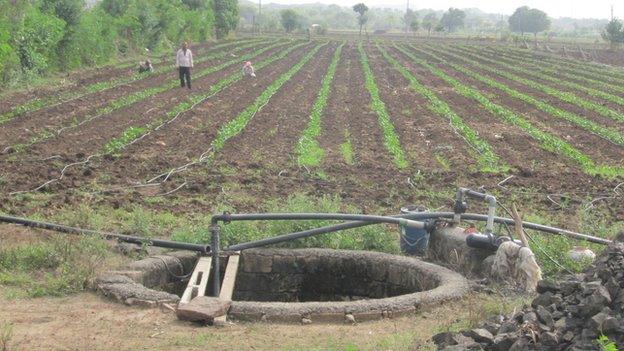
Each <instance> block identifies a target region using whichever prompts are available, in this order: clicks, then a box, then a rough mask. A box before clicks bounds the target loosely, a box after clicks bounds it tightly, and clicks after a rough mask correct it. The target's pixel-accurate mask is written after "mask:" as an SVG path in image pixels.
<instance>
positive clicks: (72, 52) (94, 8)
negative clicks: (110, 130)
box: [0, 0, 238, 85]
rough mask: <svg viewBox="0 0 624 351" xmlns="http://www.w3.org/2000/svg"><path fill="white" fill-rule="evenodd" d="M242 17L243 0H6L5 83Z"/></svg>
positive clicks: (0, 32)
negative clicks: (240, 5) (88, 0)
mask: <svg viewBox="0 0 624 351" xmlns="http://www.w3.org/2000/svg"><path fill="white" fill-rule="evenodd" d="M237 23H238V3H237V0H179V1H170V0H101V1H98V2H96V3H95V4H89V5H87V4H86V3H85V0H0V74H1V81H2V83H3V84H4V85H6V84H7V83H8V82H16V81H24V80H28V79H31V78H36V77H38V76H40V75H43V74H46V73H49V72H58V71H65V70H72V69H76V68H81V67H88V66H96V65H101V64H104V63H107V62H110V61H111V60H113V59H116V58H120V57H125V56H128V55H136V54H139V53H140V54H145V53H148V52H150V53H160V52H167V51H171V50H172V49H173V48H174V47H176V46H178V45H179V43H180V42H181V41H189V42H202V41H205V40H207V39H208V38H211V37H214V36H217V37H223V36H225V35H227V33H228V32H229V31H230V30H232V29H235V28H236V25H237ZM146 49H147V50H146Z"/></svg>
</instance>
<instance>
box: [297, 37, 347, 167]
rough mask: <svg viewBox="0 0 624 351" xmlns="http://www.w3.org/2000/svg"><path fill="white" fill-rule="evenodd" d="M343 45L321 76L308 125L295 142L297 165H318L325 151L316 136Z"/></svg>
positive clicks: (318, 132) (319, 130) (318, 133)
mask: <svg viewBox="0 0 624 351" xmlns="http://www.w3.org/2000/svg"><path fill="white" fill-rule="evenodd" d="M343 46H344V44H341V45H340V46H339V47H338V48H337V49H336V51H335V52H334V56H333V58H332V61H331V63H330V64H329V67H327V72H326V73H325V76H324V77H323V81H322V83H321V88H320V89H319V93H318V95H317V97H316V100H315V101H314V105H313V106H312V113H310V122H309V123H308V127H307V128H306V129H305V130H304V131H303V133H302V134H301V137H300V138H299V142H298V143H297V147H296V148H297V150H296V152H297V162H298V163H299V165H304V166H318V165H319V164H321V162H322V160H323V157H324V156H325V151H323V149H322V148H321V147H320V146H319V144H318V141H317V140H316V138H317V137H318V136H319V135H320V134H321V119H322V117H323V110H324V109H325V106H326V105H327V98H328V97H329V91H330V89H331V84H332V81H333V80H334V74H335V73H336V67H337V66H338V61H339V60H340V55H341V53H342V47H343Z"/></svg>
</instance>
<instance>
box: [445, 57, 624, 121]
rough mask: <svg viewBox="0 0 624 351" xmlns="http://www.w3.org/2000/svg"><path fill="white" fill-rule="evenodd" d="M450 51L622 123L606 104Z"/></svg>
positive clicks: (622, 115)
mask: <svg viewBox="0 0 624 351" xmlns="http://www.w3.org/2000/svg"><path fill="white" fill-rule="evenodd" d="M451 50H452V49H451ZM452 51H453V52H454V53H456V54H458V55H463V56H464V57H466V58H467V59H469V60H476V61H477V62H479V63H480V64H481V67H482V68H483V69H484V70H487V71H490V72H492V73H496V74H498V75H500V76H502V77H504V78H506V79H509V80H513V81H515V82H518V83H521V84H524V85H526V86H528V87H531V88H532V89H535V90H538V91H541V92H544V93H546V94H548V95H550V96H553V97H555V98H557V99H559V100H561V101H564V102H567V103H570V104H573V105H577V106H578V107H581V108H584V109H586V110H588V111H594V112H596V113H598V114H600V115H602V116H604V117H607V118H610V119H612V120H614V121H617V122H622V121H624V113H622V112H620V111H618V110H616V109H614V107H613V106H612V105H611V106H609V104H606V103H604V102H602V103H599V102H596V101H593V100H590V99H586V98H585V97H583V96H581V95H579V94H574V93H571V92H568V91H562V90H560V89H558V88H556V87H553V86H552V85H549V84H548V85H547V84H542V83H540V82H538V81H536V80H534V79H529V78H525V77H523V76H520V75H517V74H514V73H511V72H510V71H516V72H517V71H518V69H516V68H514V67H512V66H505V65H503V64H500V63H499V62H497V61H495V60H490V59H487V58H484V57H482V56H480V55H476V54H471V53H468V52H465V51H461V50H452ZM497 67H500V68H497ZM605 105H607V106H605Z"/></svg>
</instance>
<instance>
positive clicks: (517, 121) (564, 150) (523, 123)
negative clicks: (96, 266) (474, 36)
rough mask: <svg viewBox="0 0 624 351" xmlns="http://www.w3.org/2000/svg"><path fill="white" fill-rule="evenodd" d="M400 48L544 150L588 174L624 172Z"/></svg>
mask: <svg viewBox="0 0 624 351" xmlns="http://www.w3.org/2000/svg"><path fill="white" fill-rule="evenodd" d="M399 50H400V51H401V52H403V53H404V54H405V55H407V56H408V57H410V58H411V59H412V60H413V61H414V62H416V63H417V64H419V65H420V66H423V67H425V68H427V69H428V70H429V71H430V72H431V73H433V74H434V75H436V76H437V77H439V78H441V79H443V80H444V81H445V82H447V83H448V84H450V85H451V86H452V87H453V88H454V89H455V91H457V92H458V93H459V94H461V95H463V96H466V97H468V98H471V99H473V100H475V101H477V102H478V103H479V104H481V106H483V107H484V108H485V109H486V110H487V111H490V112H491V113H492V114H493V115H495V116H498V117H500V118H501V119H502V120H503V121H505V122H507V123H509V124H512V125H515V126H517V127H519V128H521V129H522V130H524V131H525V132H526V133H527V134H528V135H530V136H531V137H532V138H534V139H536V140H537V141H539V142H540V144H541V146H542V148H544V149H545V150H547V151H550V152H553V153H557V154H561V155H564V156H566V157H568V158H570V159H571V160H573V161H575V162H576V163H577V164H579V165H580V166H581V168H582V169H583V170H584V171H585V172H587V173H588V174H592V175H602V176H606V177H616V176H621V175H623V174H624V167H621V166H603V165H596V164H595V163H594V161H593V160H592V159H591V157H589V156H587V155H586V154H584V153H582V152H581V151H579V150H578V149H576V148H574V147H573V146H572V145H570V144H569V143H567V142H566V141H564V140H562V139H560V138H557V137H555V136H553V135H552V134H550V133H547V132H544V131H542V130H540V129H539V128H537V127H535V126H533V125H532V124H531V123H530V122H529V121H527V120H526V119H524V118H522V117H520V116H518V115H517V114H515V113H514V112H513V111H511V110H509V109H508V108H506V107H504V106H501V105H497V104H495V103H493V102H491V101H490V100H489V99H488V98H487V97H485V96H484V95H483V94H481V93H480V92H479V91H477V90H476V89H474V88H472V87H470V86H468V85H465V84H462V83H461V82H460V81H458V80H457V79H455V78H453V77H451V76H449V75H448V74H446V73H444V71H443V70H441V69H439V68H437V67H435V66H432V65H430V64H429V63H427V62H426V61H425V60H423V59H419V58H417V57H416V56H414V55H413V54H412V53H410V52H408V51H406V50H405V49H399Z"/></svg>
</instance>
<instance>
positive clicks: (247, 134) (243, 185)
mask: <svg viewBox="0 0 624 351" xmlns="http://www.w3.org/2000/svg"><path fill="white" fill-rule="evenodd" d="M336 45H337V44H336V43H332V44H330V45H329V46H327V47H326V48H324V49H322V50H321V51H320V52H319V53H318V54H317V55H316V56H315V58H314V59H313V60H312V61H311V62H310V63H308V64H306V65H305V66H304V67H303V69H302V70H301V71H300V72H298V73H297V74H296V75H295V76H294V77H293V79H291V80H290V81H288V82H287V83H285V85H284V87H282V89H280V90H279V91H278V92H277V94H276V95H275V96H273V97H272V98H271V100H270V102H269V103H268V104H267V105H266V106H263V108H262V109H261V110H260V111H259V112H258V113H257V114H256V115H255V116H254V118H253V119H252V120H251V121H250V122H249V124H248V125H247V127H246V128H245V129H244V130H242V132H241V133H240V134H239V135H237V136H235V137H233V138H232V139H230V140H228V142H227V143H226V144H225V147H224V148H223V149H222V150H220V151H219V152H218V153H217V154H216V158H215V159H214V160H213V161H211V162H212V163H209V164H203V165H201V166H199V167H190V168H189V169H187V170H185V171H184V172H180V173H179V174H175V175H174V176H173V177H170V179H169V181H167V182H165V183H164V184H162V185H160V186H155V187H142V188H134V187H133V186H135V185H137V184H141V183H143V182H145V181H146V180H148V179H150V178H152V177H154V176H156V175H158V174H161V173H163V172H167V171H169V170H171V169H172V168H174V167H178V166H181V165H184V164H186V163H187V162H189V161H191V160H194V159H196V158H197V157H198V156H199V155H201V154H202V153H203V152H205V151H206V150H207V149H208V148H209V146H210V144H211V142H212V141H213V140H214V138H215V136H216V133H217V132H218V130H219V128H220V127H221V126H223V125H224V123H226V122H227V121H230V120H232V119H233V118H235V117H236V116H237V115H238V114H239V113H240V112H241V111H243V109H245V108H246V107H247V106H249V105H250V104H252V102H253V101H254V100H255V98H256V97H257V96H259V95H260V94H261V92H262V91H263V90H264V89H265V88H266V87H267V86H268V85H269V84H270V83H271V82H272V81H273V80H274V79H276V78H277V77H278V76H279V74H281V73H283V72H286V71H287V70H288V69H289V68H290V67H292V65H294V64H295V63H296V62H297V61H298V60H299V59H300V58H301V57H302V56H303V55H304V53H305V52H306V51H307V50H309V49H310V48H311V46H307V47H306V48H301V49H298V50H295V51H294V52H293V53H292V54H290V55H289V57H287V58H285V59H283V60H279V61H278V62H276V63H274V64H273V65H271V66H270V67H267V68H265V69H262V70H260V71H259V72H258V77H257V78H256V79H255V80H242V81H239V82H237V83H235V84H233V85H231V86H230V87H228V88H226V89H225V90H224V91H222V92H221V93H219V94H216V95H215V96H213V97H212V98H210V99H209V100H207V101H204V102H202V103H200V104H198V105H197V106H196V107H195V108H193V109H192V110H190V111H189V112H186V113H184V114H182V115H181V116H180V117H179V118H178V119H176V120H175V121H174V122H172V123H171V124H168V125H166V126H165V127H163V128H162V129H160V130H158V131H156V132H154V133H152V134H150V135H148V136H147V137H145V138H144V139H142V140H141V141H139V142H137V143H135V144H133V145H131V146H129V147H128V148H127V149H125V150H124V151H123V152H121V155H120V156H119V157H118V158H106V159H99V158H96V159H94V160H93V161H91V162H90V163H89V164H88V166H86V167H83V166H77V167H73V168H71V169H70V171H69V172H67V173H66V175H65V178H64V179H63V180H62V181H60V182H57V183H54V184H52V185H51V186H50V187H49V188H47V189H46V190H45V192H46V194H45V195H42V196H45V206H46V208H45V210H46V211H52V212H53V211H54V210H55V209H56V208H58V207H60V206H73V205H76V204H79V203H83V202H87V203H90V204H93V205H98V204H101V203H104V204H112V205H113V206H114V207H117V206H126V205H131V204H138V205H141V206H148V207H149V206H158V207H159V209H166V210H171V211H174V212H178V213H180V212H184V213H191V212H197V211H201V212H206V211H210V209H211V208H212V207H213V206H214V205H216V204H219V203H224V202H225V203H229V204H231V205H233V206H234V207H236V208H237V210H241V211H244V210H258V209H262V207H263V204H264V203H265V201H266V200H268V199H275V198H285V197H287V196H289V195H291V194H293V193H298V192H301V193H307V194H311V195H318V196H321V195H337V196H339V197H341V198H342V199H343V200H344V201H345V203H348V204H356V205H357V206H358V207H360V208H362V209H363V210H364V211H379V210H380V209H383V210H387V211H388V212H395V211H396V209H397V207H399V206H401V205H403V204H406V203H414V202H418V203H425V204H427V205H430V206H435V207H437V206H440V205H448V204H449V203H450V201H451V200H450V197H451V196H452V192H453V189H454V188H455V187H456V186H458V185H462V186H469V187H481V186H484V187H485V188H486V189H489V190H495V191H502V192H503V193H504V194H506V195H507V196H510V194H512V193H513V194H516V195H518V196H520V197H522V198H528V197H529V196H531V197H533V196H535V197H537V198H535V199H533V198H531V200H530V201H529V200H527V201H528V202H527V206H531V208H534V209H535V210H536V211H538V210H540V209H547V210H553V211H554V210H557V211H563V212H565V213H568V214H573V213H575V211H576V210H577V209H578V207H579V206H581V205H582V204H583V201H587V200H588V199H593V198H597V197H601V196H611V195H613V192H612V189H613V188H615V187H616V185H617V184H619V181H618V179H614V180H606V179H602V178H597V177H591V176H589V175H586V174H584V173H583V172H582V171H581V170H580V169H579V167H578V166H577V165H576V164H575V163H574V162H572V161H571V160H568V159H566V158H563V157H561V156H560V155H558V154H555V153H551V152H547V151H544V150H543V149H542V148H541V147H540V146H539V144H538V143H537V142H536V141H535V140H534V139H532V138H530V137H529V136H528V135H527V134H526V133H524V132H523V131H522V130H520V129H519V128H517V127H514V126H510V125H508V124H506V123H505V122H503V121H502V120H501V119H499V118H498V117H496V116H494V115H492V114H490V113H489V112H487V111H485V110H484V109H483V108H482V107H481V106H479V105H478V104H477V103H476V102H475V101H473V100H471V99H468V98H464V97H462V96H460V95H459V94H457V93H456V92H454V91H453V89H452V88H451V87H450V86H449V85H448V84H446V83H445V82H444V81H442V80H440V79H438V78H436V77H435V76H434V75H432V74H431V73H430V72H428V71H427V70H426V69H423V68H421V67H418V66H417V65H414V64H412V63H410V62H409V61H408V60H407V58H406V57H404V56H403V55H402V54H400V53H399V52H397V51H396V50H394V49H392V47H391V46H388V47H387V50H388V51H389V52H390V54H391V55H393V56H394V57H395V58H397V59H398V60H399V61H400V62H401V63H402V64H403V65H404V66H405V67H407V68H408V69H409V70H410V71H411V72H413V73H414V74H415V76H416V77H417V79H419V81H421V82H422V83H423V84H424V85H425V86H427V87H428V88H430V89H432V90H434V91H435V92H436V94H438V96H439V97H440V98H441V99H443V100H445V101H446V102H447V103H448V104H449V105H450V107H451V108H452V109H453V110H454V111H455V112H456V113H457V114H458V115H459V116H461V117H462V118H463V119H464V121H465V122H466V123H467V124H468V125H470V126H471V127H472V128H473V129H475V130H476V131H477V132H478V133H479V135H480V137H481V138H483V139H484V140H486V141H488V142H489V143H490V144H491V145H492V147H493V149H494V151H495V152H496V153H497V154H498V155H500V156H501V159H502V160H503V161H504V162H505V163H507V164H509V165H510V166H511V167H512V170H511V171H510V173H508V174H496V175H492V174H485V173H482V172H481V171H480V170H479V169H478V166H477V165H476V163H475V159H474V157H473V154H472V150H470V149H469V146H468V145H467V144H466V142H465V141H464V140H463V139H461V137H460V136H458V135H457V134H456V133H454V132H453V131H452V129H451V127H450V126H449V123H448V121H447V120H446V119H445V118H442V117H440V116H438V115H436V114H435V113H433V112H431V111H430V110H429V109H428V107H427V102H426V100H425V99H424V98H423V97H422V96H420V95H419V94H417V93H415V92H414V91H413V90H412V89H411V88H410V87H409V85H408V82H407V81H406V80H405V79H404V78H403V77H402V76H401V75H400V74H399V73H398V72H396V71H395V70H394V69H392V68H391V67H390V66H389V65H388V64H387V62H386V61H385V60H384V59H383V57H381V56H380V54H379V52H378V51H377V49H375V48H374V47H373V46H367V47H366V51H367V53H368V55H369V58H370V62H371V67H372V69H373V71H374V75H375V79H376V82H377V85H378V86H379V91H380V95H381V98H382V100H383V101H384V103H385V105H386V108H387V110H388V112H389V115H390V117H391V120H392V122H393V123H394V125H395V129H396V132H397V134H398V135H399V138H400V140H401V143H402V146H403V148H404V150H405V151H406V156H407V158H408V161H409V162H410V165H409V167H407V168H405V169H402V170H399V169H397V167H396V166H395V165H394V163H393V159H392V156H391V154H390V153H389V152H388V150H387V149H386V147H385V145H384V142H383V136H382V131H381V128H380V127H379V122H378V118H377V115H376V114H375V113H374V112H373V111H372V110H371V108H370V95H369V93H368V91H367V90H366V87H365V85H364V76H363V72H362V68H361V65H360V62H359V54H358V51H357V47H356V46H355V45H354V44H353V43H348V44H347V45H346V46H345V47H344V50H343V54H342V57H341V60H340V63H339V65H338V69H337V72H336V75H335V78H334V82H333V84H332V87H331V93H330V97H329V100H328V105H327V107H326V108H325V111H324V114H323V119H322V132H321V135H320V137H319V143H320V146H321V147H322V148H323V149H324V150H325V151H326V157H325V159H324V161H323V164H322V165H321V166H320V167H318V168H312V169H309V168H305V167H299V166H298V165H297V162H296V154H295V146H296V143H297V140H298V138H299V137H300V135H301V132H302V131H303V130H304V129H305V126H306V125H307V123H308V121H309V116H310V110H311V108H312V104H313V102H314V100H315V98H316V94H317V93H318V89H319V86H320V82H321V79H322V77H323V75H324V73H325V71H326V66H327V65H328V64H329V61H330V60H331V55H332V54H333V52H334V48H335V47H336ZM442 68H443V69H445V71H446V72H448V73H449V74H453V73H452V72H451V70H450V69H448V68H445V67H442ZM231 69H232V70H233V69H234V68H231ZM227 72H230V71H229V70H224V71H223V72H219V73H215V74H214V75H210V76H208V77H206V78H204V79H201V80H198V81H197V82H195V83H196V84H195V87H196V89H197V90H198V91H203V90H204V89H205V88H206V87H208V86H209V85H210V84H213V83H214V82H215V81H216V80H217V79H219V78H220V77H223V76H224V75H225V74H227ZM453 75H454V76H455V77H457V78H459V79H461V80H462V81H464V82H466V83H467V84H470V85H472V86H475V87H477V88H479V89H480V90H482V91H483V92H484V93H485V94H486V95H488V96H489V97H490V98H491V99H492V100H493V101H494V102H496V103H500V104H501V105H505V106H509V107H510V108H512V109H514V110H515V111H517V112H518V113H521V114H522V115H524V116H525V118H528V119H529V120H530V121H531V122H534V123H540V124H543V125H545V128H546V130H548V131H549V132H551V133H553V134H554V135H559V136H562V137H563V136H566V135H570V137H571V138H572V139H575V140H576V141H575V140H573V141H571V142H573V144H574V145H575V146H577V147H579V149H581V150H583V151H586V152H587V153H588V154H590V155H591V156H593V157H594V158H595V160H596V161H597V162H604V163H611V164H614V163H616V162H617V161H618V158H617V156H618V152H619V151H620V150H621V148H619V147H616V146H615V145H612V144H609V143H605V142H604V141H602V140H601V139H599V138H597V137H595V136H594V135H591V134H590V133H586V132H583V131H581V130H579V129H578V128H576V127H573V126H570V125H568V124H567V123H562V122H561V121H559V120H558V119H556V118H553V117H551V116H548V115H545V114H544V113H541V112H539V111H536V110H535V109H533V108H531V107H530V106H526V105H524V104H521V103H519V102H517V101H514V100H513V99H510V98H506V97H502V96H498V95H493V94H492V93H495V92H494V91H492V90H490V89H488V88H487V87H485V86H483V85H480V84H478V83H477V82H474V81H472V80H469V79H466V77H462V76H460V75H455V74H453ZM510 86H512V87H514V88H518V89H522V87H521V86H518V85H512V84H510ZM523 91H526V92H527V93H529V92H528V91H527V89H523ZM176 94H177V92H176V91H174V92H171V93H166V94H161V95H158V96H155V97H154V98H153V99H147V100H146V101H144V102H141V103H140V104H137V105H136V106H133V107H129V108H128V109H124V111H120V112H119V113H114V114H111V115H110V116H109V118H110V119H102V120H99V121H97V122H96V121H94V122H92V123H89V124H85V125H83V126H80V127H79V128H76V129H75V130H72V131H71V132H68V134H66V138H57V139H50V140H49V141H47V142H45V143H41V144H40V145H37V146H34V147H33V148H32V149H30V150H26V151H25V152H24V154H23V155H20V156H21V157H23V158H24V159H23V160H20V159H19V158H15V159H13V160H11V158H10V155H9V156H5V157H6V160H5V161H4V162H3V168H2V172H1V174H0V176H2V179H3V180H4V182H3V183H0V189H1V190H2V192H3V194H4V195H2V199H0V200H2V201H0V202H3V205H2V208H3V209H4V210H7V211H10V212H14V213H19V212H22V213H25V214H28V213H31V212H33V211H35V212H36V211H37V207H36V206H30V205H29V202H28V201H20V199H21V198H20V197H19V196H18V197H15V196H9V195H7V193H8V192H9V191H14V190H25V189H29V188H34V187H35V186H37V185H39V184H41V183H42V182H43V181H45V180H47V179H51V178H53V177H55V176H58V172H59V170H60V169H61V168H62V166H63V165H64V164H66V163H67V162H71V161H77V160H82V159H84V158H85V157H86V156H87V155H88V154H89V153H93V152H94V151H97V150H99V149H100V148H101V146H102V145H104V144H105V143H106V142H107V141H108V140H110V139H111V138H112V137H115V136H118V135H119V133H120V132H121V131H123V130H124V129H126V128H127V127H128V126H130V125H140V124H144V123H146V122H148V121H149V120H150V119H151V118H154V116H157V115H160V114H162V113H163V111H164V110H165V109H168V108H170V107H171V106H173V105H174V104H175V103H176V101H178V100H176V99H177V96H176ZM151 109H153V110H151ZM148 111H149V112H148ZM346 134H348V135H350V136H349V139H350V140H351V143H352V147H353V153H354V164H353V165H350V164H347V162H346V161H345V159H344V157H343V155H342V153H341V145H342V144H343V143H345V141H346ZM69 136H71V138H69ZM590 145H591V146H590ZM592 146H593V150H592ZM594 150H600V152H596V151H594ZM54 154H60V155H61V156H62V157H63V158H62V159H53V160H50V161H48V162H46V163H41V162H39V163H33V162H29V161H28V160H33V159H36V158H37V157H43V156H50V155H54ZM436 155H437V156H438V157H437V159H436ZM444 163H448V164H447V165H446V164H444ZM510 175H512V176H513V177H512V178H511V179H509V180H507V181H506V183H505V186H506V187H508V189H509V190H508V191H509V192H507V191H505V190H504V189H502V188H500V187H499V186H498V185H497V184H498V183H499V182H500V181H502V180H503V179H505V178H507V177H508V176H510ZM182 185H183V186H182ZM180 186H182V187H180ZM178 187H180V188H179V189H178ZM176 189H177V190H176ZM173 190H175V191H174V192H173V193H172V194H171V195H167V197H166V199H167V201H163V202H159V203H158V205H153V204H154V202H153V201H151V198H150V196H153V195H158V194H162V193H166V192H169V191H173ZM562 193H564V194H567V195H564V196H568V197H570V198H572V199H574V200H573V201H572V204H571V205H570V206H569V207H566V208H565V209H561V208H559V207H558V206H557V205H555V204H554V203H553V202H552V201H551V200H549V199H547V198H546V195H548V194H562ZM529 194H530V195H529ZM555 198H557V197H556V196H555ZM601 203H604V204H607V203H609V204H612V205H613V206H611V207H610V208H608V210H609V211H611V213H612V215H613V216H614V217H613V218H614V220H617V219H618V218H624V208H623V207H622V206H620V205H617V204H618V203H619V202H617V201H615V200H614V201H611V200H605V202H601ZM41 210H43V209H41Z"/></svg>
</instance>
